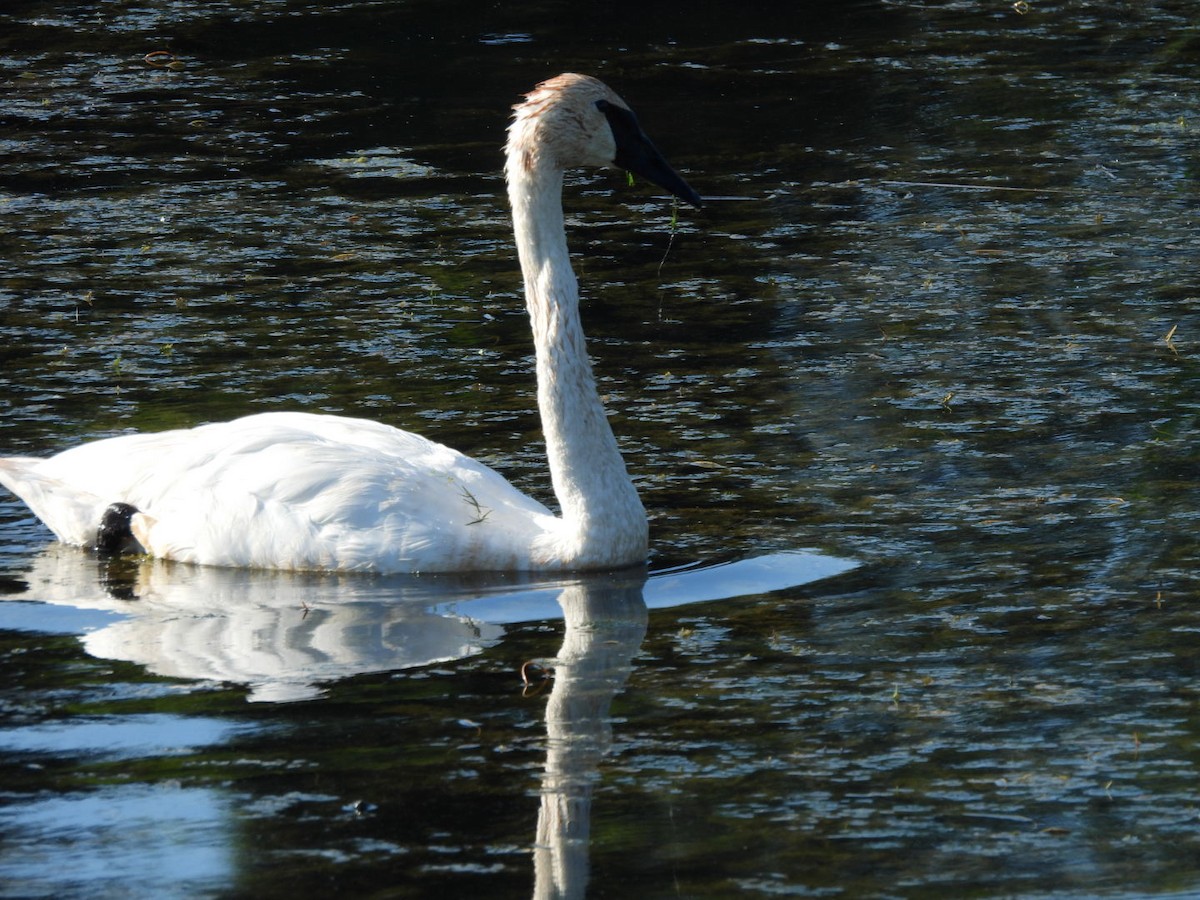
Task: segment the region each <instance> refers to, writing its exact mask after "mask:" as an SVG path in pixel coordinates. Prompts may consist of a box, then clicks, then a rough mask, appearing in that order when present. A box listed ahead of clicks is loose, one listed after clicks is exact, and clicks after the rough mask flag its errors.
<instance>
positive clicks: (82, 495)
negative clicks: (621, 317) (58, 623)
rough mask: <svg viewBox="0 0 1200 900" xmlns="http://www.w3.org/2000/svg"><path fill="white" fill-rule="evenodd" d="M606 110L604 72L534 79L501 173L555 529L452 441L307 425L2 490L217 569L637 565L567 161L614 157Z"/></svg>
mask: <svg viewBox="0 0 1200 900" xmlns="http://www.w3.org/2000/svg"><path fill="white" fill-rule="evenodd" d="M606 104H617V105H619V106H621V107H622V108H623V109H624V108H625V107H624V104H623V102H622V101H621V100H620V98H618V97H617V96H616V95H615V94H613V93H612V91H610V90H609V89H608V88H606V87H605V86H604V85H602V84H601V83H600V82H598V81H596V80H595V79H592V78H586V77H584V76H579V75H562V76H559V77H558V78H555V79H551V80H550V81H548V82H545V83H544V84H542V85H539V86H538V88H537V89H535V91H534V92H532V93H531V94H530V95H529V97H528V98H527V100H526V102H525V103H523V104H520V105H518V106H517V107H516V108H515V109H516V114H515V116H514V121H513V124H512V126H511V128H510V129H509V142H508V158H507V163H506V165H505V173H506V176H507V179H508V193H509V200H510V203H511V205H512V208H513V224H514V230H515V234H516V242H517V248H518V255H519V258H520V263H521V269H522V272H523V273H524V280H525V294H526V305H527V308H528V310H529V314H530V324H531V328H532V331H533V339H534V346H535V350H536V355H537V378H538V406H539V411H540V413H541V416H542V425H543V430H544V432H545V437H546V444H547V453H548V462H549V466H550V472H551V477H552V480H553V484H554V490H555V494H556V496H557V497H558V500H559V504H560V505H561V507H562V516H561V517H556V516H554V514H553V513H551V512H550V511H549V510H548V509H546V508H545V507H544V506H543V505H542V504H540V503H538V502H537V501H535V500H532V499H530V498H528V497H526V496H524V495H523V494H521V493H520V492H518V491H517V490H516V489H515V488H514V487H512V485H510V484H509V483H508V482H507V481H506V480H505V479H504V478H503V477H501V476H500V475H499V474H497V473H496V472H494V471H493V470H491V469H489V468H488V467H487V466H484V465H482V464H481V463H478V462H476V461H474V460H472V459H469V458H468V457H466V456H463V455H462V454H461V453H458V452H457V451H454V450H451V449H450V448H448V447H444V446H442V445H441V444H436V443H434V442H432V441H428V440H426V439H424V438H422V437H418V436H417V435H414V434H409V433H407V432H404V431H400V430H398V429H395V428H392V427H390V426H387V425H381V424H377V423H374V422H368V421H364V420H360V419H349V418H340V417H335V416H321V415H311V414H306V413H267V414H262V415H255V416H249V417H247V418H243V419H238V420H236V421H233V422H227V423H223V424H214V425H202V426H200V427H197V428H193V429H188V430H180V431H168V432H163V433H161V434H137V435H128V436H123V437H116V438H110V439H107V440H102V441H96V442H94V443H90V444H85V445H83V446H81V447H76V448H74V449H71V450H67V451H65V452H63V453H60V454H59V455H57V456H54V457H51V458H49V459H45V460H38V459H29V458H23V457H22V458H18V457H14V458H10V459H6V460H0V482H2V483H3V484H4V485H5V486H7V487H8V488H9V489H10V490H12V491H13V492H14V493H16V494H17V495H18V496H20V497H21V498H22V499H24V500H25V501H26V503H28V504H29V506H30V508H31V509H32V510H33V511H34V512H35V513H36V514H37V516H38V517H39V518H40V519H41V520H42V521H43V522H45V523H46V525H47V526H49V528H50V529H51V530H52V531H53V532H54V533H55V534H56V535H57V536H58V538H59V539H60V540H62V541H65V542H67V543H72V544H81V545H87V544H91V543H93V542H94V541H95V540H96V528H97V525H98V524H99V522H100V518H101V516H102V515H103V511H104V509H105V508H106V507H107V506H108V505H109V504H111V503H115V502H123V503H128V504H131V505H133V506H134V507H136V508H137V510H138V512H137V513H136V514H134V515H133V517H132V519H131V520H130V529H131V531H132V533H133V536H134V537H135V538H136V539H137V541H138V542H139V543H140V544H141V546H142V547H143V548H144V549H145V551H146V552H147V553H150V554H152V555H154V556H160V557H165V558H170V559H175V560H181V561H185V562H193V563H203V564H209V565H218V566H246V567H265V568H275V569H339V570H370V571H376V572H447V571H461V572H465V571H499V570H564V569H595V568H612V567H619V566H624V565H630V564H634V563H639V562H641V561H643V560H644V559H645V555H646V547H647V524H646V515H645V512H644V510H643V508H642V505H641V502H640V500H639V499H638V496H637V493H636V491H635V490H634V487H633V484H632V483H631V481H630V479H629V476H628V474H627V473H626V470H625V464H624V462H623V461H622V459H621V455H620V452H619V450H618V448H617V443H616V440H615V438H614V437H613V434H612V431H611V429H610V428H609V425H608V420H607V417H606V415H605V412H604V408H603V406H602V405H601V403H600V399H599V397H598V395H597V393H596V387H595V382H594V379H593V377H592V370H591V364H590V363H589V361H588V358H587V351H586V348H585V342H584V334H583V329H582V327H581V325H580V321H579V311H578V288H577V285H576V281H575V275H574V273H573V272H572V271H571V265H570V259H569V256H568V253H567V244H566V235H565V233H564V229H563V216H562V197H561V192H562V180H563V177H562V176H563V169H564V167H566V166H569V165H582V164H588V165H600V164H608V163H611V162H612V161H613V159H614V154H615V153H616V144H615V139H614V136H613V132H612V131H611V130H610V127H609V125H608V122H607V120H606V118H605V115H604V113H603V112H602V107H604V106H605V105H606ZM647 146H649V145H648V143H647ZM663 165H664V166H665V163H663ZM676 177H677V176H676ZM688 190H690V188H689V189H688Z"/></svg>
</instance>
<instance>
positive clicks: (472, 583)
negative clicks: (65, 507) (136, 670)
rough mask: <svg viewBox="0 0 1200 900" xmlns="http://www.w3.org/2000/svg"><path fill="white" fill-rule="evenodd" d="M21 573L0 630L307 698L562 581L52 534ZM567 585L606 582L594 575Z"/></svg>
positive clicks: (545, 596)
mask: <svg viewBox="0 0 1200 900" xmlns="http://www.w3.org/2000/svg"><path fill="white" fill-rule="evenodd" d="M851 568H853V564H852V563H850V562H848V561H847V560H843V559H837V558H836V557H830V556H822V555H820V554H816V553H776V554H772V555H770V556H762V557H758V558H754V559H746V560H738V561H736V562H731V563H726V564H724V565H719V566H708V567H706V568H697V569H690V570H682V571H672V572H668V573H665V574H662V575H651V576H650V579H649V581H647V582H646V585H645V588H644V592H642V593H644V596H645V601H646V605H648V606H649V607H650V608H652V609H655V608H662V607H669V606H680V605H684V604H689V603H699V602H703V601H709V600H718V599H722V598H728V597H737V596H746V595H749V594H759V593H765V592H768V591H774V590H782V589H785V588H789V587H795V586H798V585H801V584H806V583H808V582H811V581H816V580H818V579H821V578H828V577H830V576H832V575H837V574H840V573H842V572H845V571H847V570H848V569H851ZM23 577H24V580H25V583H26V585H27V588H26V590H25V591H24V592H23V593H20V594H11V595H8V597H7V598H6V602H0V629H13V628H16V629H28V630H38V631H46V630H53V631H61V632H66V633H80V634H82V635H83V638H82V639H83V642H84V646H85V648H86V649H87V651H88V652H89V653H91V654H93V655H94V656H97V657H99V658H101V659H114V660H125V661H127V662H132V663H137V664H139V665H142V666H145V667H146V668H147V669H149V670H150V671H151V672H153V673H155V674H157V675H166V676H170V677H174V678H191V679H211V680H216V681H227V682H234V683H239V684H245V685H248V686H249V687H250V689H251V694H250V699H252V700H267V701H285V700H298V699H303V698H306V697H312V696H315V695H317V694H319V693H320V688H319V687H318V685H320V684H322V683H327V682H331V681H336V680H338V679H343V678H349V677H351V676H353V675H358V674H364V673H368V672H387V671H395V670H399V669H405V668H410V667H413V666H420V665H425V664H428V663H431V662H435V661H439V660H450V659H459V658H462V657H465V656H470V655H472V654H475V653H478V652H480V651H481V650H482V649H483V648H485V647H488V646H490V645H492V644H493V643H495V642H496V641H497V640H499V639H500V637H502V635H503V633H504V627H505V626H506V625H509V624H511V623H514V622H528V621H539V620H549V619H554V618H557V617H561V616H562V615H563V614H564V609H563V606H562V605H561V602H560V596H559V595H560V594H561V593H562V591H563V586H564V582H563V581H556V580H543V581H540V582H538V581H528V580H521V579H519V578H515V577H512V576H508V577H501V576H467V575H443V576H420V577H417V576H395V577H390V578H382V577H377V578H371V577H364V576H361V575H359V576H345V575H338V574H336V573H329V572H325V573H318V572H263V571H254V570H247V569H226V568H218V567H214V566H188V565H180V564H178V563H171V562H167V561H163V560H151V559H145V558H122V559H118V560H104V559H99V560H98V559H97V558H96V557H95V556H93V555H92V554H90V553H88V552H86V551H83V550H78V549H76V548H74V547H67V546H64V545H62V544H51V545H50V546H49V547H47V548H46V549H45V550H43V551H42V552H41V553H40V554H39V555H38V556H37V557H35V558H34V561H33V566H32V568H31V569H30V571H28V572H26V573H25V574H24V576H23ZM567 583H570V584H575V583H584V584H592V583H601V584H605V583H608V582H607V581H606V580H605V579H604V578H603V577H602V576H598V575H597V576H590V577H589V578H588V579H587V580H586V581H574V580H573V581H571V582H567ZM640 597H641V593H640V594H639V602H641V600H640ZM13 601H17V602H13ZM28 601H40V602H38V603H36V604H33V603H30V602H28ZM47 603H48V604H53V605H52V606H46V605H45V604H47ZM566 612H567V613H568V614H569V613H570V609H567V610H566Z"/></svg>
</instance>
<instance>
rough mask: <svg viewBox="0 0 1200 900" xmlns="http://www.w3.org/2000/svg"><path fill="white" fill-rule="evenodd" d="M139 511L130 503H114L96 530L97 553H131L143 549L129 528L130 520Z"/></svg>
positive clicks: (105, 512) (101, 518) (102, 517)
mask: <svg viewBox="0 0 1200 900" xmlns="http://www.w3.org/2000/svg"><path fill="white" fill-rule="evenodd" d="M137 511H138V510H137V507H136V506H132V505H130V504H128V503H114V504H112V505H111V506H109V508H108V509H106V510H105V511H104V515H103V516H101V517H100V527H99V528H97V529H96V552H97V553H112V554H116V553H130V552H136V551H137V550H139V549H141V545H140V544H138V542H137V538H135V537H134V536H133V532H132V531H131V530H130V528H129V520H130V519H132V518H133V514H134V513H135V512H137Z"/></svg>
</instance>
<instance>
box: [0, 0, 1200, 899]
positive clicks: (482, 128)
mask: <svg viewBox="0 0 1200 900" xmlns="http://www.w3.org/2000/svg"><path fill="white" fill-rule="evenodd" d="M510 6H511V7H519V9H516V10H515V11H514V9H510V8H507V7H510ZM1196 21H1197V16H1196V6H1195V4H1194V3H1192V2H1190V0H1188V2H1185V0H1162V2H1140V3H1131V2H1120V0H1119V2H1114V3H1105V4H1093V3H1083V2H1066V0H1061V2H1053V0H1030V2H1029V3H1028V4H1017V5H1015V6H1014V5H1012V4H1009V3H1008V2H995V3H982V2H946V3H928V4H907V3H886V2H877V3H865V2H850V3H832V2H828V3H826V2H814V3H808V4H802V5H800V6H796V5H785V4H778V5H774V4H772V5H771V6H770V7H768V8H767V9H766V10H762V9H756V8H755V7H754V6H753V5H751V4H726V3H707V4H705V3H701V4H693V5H691V6H690V7H689V8H688V9H687V10H686V12H684V13H681V8H680V7H679V5H678V4H657V5H655V4H637V5H635V4H595V5H587V4H566V3H551V2H541V3H526V4H511V5H507V4H501V5H496V4H492V3H480V2H467V3H459V4H454V5H453V6H449V5H447V4H442V3H433V2H353V0H347V2H342V3H330V4H315V3H304V2H298V0H264V2H256V3H243V2H235V0H225V2H208V3H183V2H168V0H145V2H136V3H135V2H124V0H108V2H94V3H74V4H72V3H50V2H22V0H10V2H8V3H6V4H5V5H4V7H3V10H2V11H0V50H2V53H0V84H2V91H0V360H2V363H0V452H3V453H8V454H14V453H45V452H49V451H51V450H55V449H61V448H65V447H66V446H69V445H71V444H74V443H76V442H78V441H81V440H84V439H88V438H94V437H98V436H102V435H108V434H115V433H120V432H123V431H126V430H131V429H159V428H165V427H173V426H177V425H189V424H195V423H199V422H203V421H209V420H214V419H224V418H229V417H232V416H236V415H240V414H245V413H249V412H255V411H261V410H266V409H307V410H314V411H327V412H334V413H341V414H350V415H363V416H368V417H372V418H378V419H383V420H386V421H388V422H391V423H394V424H396V425H398V426H401V427H406V428H410V429H413V430H418V431H421V432H422V433H425V434H427V435H429V436H430V437H433V438H435V439H437V440H440V441H443V442H445V443H449V444H452V445H454V446H457V447H458V448H460V449H462V450H464V451H465V452H467V453H470V454H472V455H474V456H477V457H479V458H482V459H484V460H485V461H488V462H491V463H493V464H494V465H496V466H497V467H499V468H501V469H502V470H503V471H504V472H506V473H507V474H509V475H510V476H511V477H512V478H513V480H514V481H515V482H516V483H517V484H518V485H519V486H521V487H522V488H524V489H526V490H528V491H530V492H531V493H534V494H535V495H536V496H539V497H541V498H544V499H549V498H548V496H547V492H548V484H547V479H546V478H545V474H544V471H543V459H542V448H541V446H540V444H539V440H540V432H539V429H538V424H537V421H536V418H535V416H534V414H533V412H532V405H533V396H532V373H531V371H530V346H529V338H528V333H527V325H526V321H525V315H524V311H523V308H522V303H521V298H520V293H519V279H518V274H517V271H516V266H515V262H514V260H513V252H512V247H511V234H510V226H509V223H508V219H507V210H506V206H505V201H504V197H503V182H502V179H501V176H500V174H499V167H500V163H501V157H500V146H501V144H502V142H503V130H504V127H505V123H506V118H507V110H508V107H509V106H510V105H511V103H513V102H514V101H515V100H516V98H517V97H518V95H519V94H520V93H521V92H522V91H524V90H527V89H528V88H529V87H531V86H532V85H533V84H534V83H535V82H536V81H538V80H539V79H541V78H544V77H546V76H549V75H552V74H555V73H557V72H560V71H564V70H578V71H586V72H590V73H593V74H596V75H599V76H600V77H602V78H604V79H605V80H607V81H608V82H609V83H610V84H612V85H613V86H614V87H615V88H616V89H617V90H618V91H619V92H621V93H622V94H623V95H624V96H625V97H626V99H627V100H629V101H630V103H631V104H632V105H633V106H634V107H635V109H637V111H638V113H639V115H640V117H641V119H642V121H643V123H644V124H645V125H646V127H647V129H648V131H649V132H650V133H651V135H652V137H653V138H654V139H655V141H656V143H657V144H658V145H659V146H660V148H661V149H662V150H663V151H664V152H665V153H666V155H667V156H668V157H669V158H670V159H671V160H672V161H673V162H674V163H675V164H676V165H677V166H678V167H679V168H680V170H681V171H682V172H683V173H684V174H685V175H686V176H687V178H688V179H689V181H691V183H692V184H693V185H694V186H695V187H696V188H697V189H698V190H699V191H700V192H701V193H702V194H705V195H706V196H710V197H724V198H741V199H726V200H717V201H713V202H711V203H710V204H709V207H708V209H707V211H706V212H705V213H703V214H697V213H695V212H693V211H690V210H680V212H679V220H678V225H677V227H675V228H673V226H672V208H671V205H670V203H669V202H668V201H666V200H664V199H663V198H662V197H660V196H659V195H658V194H657V193H656V192H655V191H653V190H651V189H649V188H648V187H647V186H646V185H644V184H639V185H634V186H633V187H629V186H627V185H626V183H625V180H624V178H623V176H620V175H617V174H614V173H608V172H599V173H597V172H583V173H578V174H576V175H574V176H572V178H571V179H570V181H571V185H570V187H569V189H568V192H567V193H568V197H567V204H568V219H569V227H570V232H571V234H570V238H571V243H572V247H573V249H574V251H575V253H576V266H577V269H578V271H579V274H580V279H581V282H582V283H583V285H584V291H585V308H584V316H585V322H586V324H587V327H588V329H589V333H590V335H591V337H592V338H593V343H592V348H591V349H592V352H593V356H594V358H595V360H596V366H597V373H598V376H599V378H600V379H601V381H602V390H603V391H604V392H605V393H606V395H607V398H608V403H609V407H610V409H611V411H612V414H613V421H614V425H615V428H616V431H617V433H618V435H619V436H620V438H621V441H622V446H623V448H624V450H625V453H626V457H627V461H628V463H629V466H630V469H631V471H632V472H633V473H634V474H635V477H636V479H637V482H638V485H639V488H640V490H641V492H642V495H643V498H644V500H645V503H646V506H647V508H648V510H649V512H650V514H651V516H652V518H653V542H654V553H655V556H654V559H653V560H652V569H653V570H654V571H656V572H659V571H662V570H668V569H674V568H675V567H679V566H684V565H695V564H702V565H706V566H711V565H712V564H714V563H718V562H722V561H726V560H731V559H749V560H751V562H749V563H745V564H742V565H735V566H733V567H729V568H717V569H703V570H701V571H699V572H696V571H692V572H688V571H683V572H681V573H679V574H678V575H672V576H661V575H655V576H652V577H651V578H650V580H649V581H648V582H645V583H644V584H643V582H642V580H641V579H640V578H636V577H634V578H629V577H627V578H619V579H613V578H593V579H587V580H583V581H576V582H557V583H547V584H532V585H519V584H510V585H496V584H487V583H479V582H477V583H472V582H470V581H468V580H463V579H457V580H456V579H449V580H425V581H421V580H417V581H415V582H414V581H411V580H410V581H408V582H393V581H387V580H372V579H344V578H342V579H338V578H333V577H324V576H305V577H296V576H290V577H289V576H267V575H248V574H246V573H241V574H235V573H214V572H203V571H201V572H197V571H195V570H189V569H187V568H186V567H178V566H174V567H173V566H163V565H150V564H145V565H140V566H139V565H137V564H119V565H115V566H102V565H100V564H99V563H98V562H97V561H95V560H92V559H90V558H89V557H87V556H85V555H82V554H78V553H75V552H73V551H69V550H64V549H62V548H56V547H54V546H53V545H52V544H51V543H50V537H49V535H48V533H47V532H46V531H45V530H44V529H43V528H42V527H41V526H40V525H39V524H38V523H37V522H36V521H35V520H33V519H32V518H31V517H30V516H29V514H28V513H27V512H26V511H25V510H24V508H23V507H22V506H20V505H19V504H18V503H17V502H16V501H15V500H13V499H12V498H11V497H8V496H5V497H3V498H0V583H2V584H3V587H4V590H5V592H6V594H7V595H8V596H9V598H10V602H6V603H3V604H0V896H3V897H128V896H134V897H142V896H144V897H156V898H157V897H173V896H178V897H202V896H211V897H256V898H262V897H277V896H286V897H292V898H294V897H299V896H321V897H327V896H334V895H337V896H348V897H350V896H353V897H384V896H387V897H424V896H438V897H444V896H489V897H493V896H494V897H508V896H514V897H521V896H530V895H536V896H539V897H556V896H558V897H577V896H585V895H586V896H592V897H606V896H620V897H677V896H682V897H730V896H759V895H790V896H814V895H816V896H846V897H933V896H938V897H942V896H954V897H967V896H971V897H1011V896H1034V897H1036V896H1050V895H1054V896H1078V897H1083V896H1096V895H1104V896H1144V895H1148V894H1151V895H1154V894H1171V893H1177V894H1188V893H1190V892H1200V804H1198V788H1200V782H1198V774H1200V773H1198V771H1197V769H1198V767H1200V745H1198V740H1200V708H1198V705H1197V701H1198V697H1200V682H1198V676H1200V671H1198V657H1200V609H1197V601H1198V598H1200V579H1198V578H1197V575H1196V572H1197V566H1198V563H1200V548H1198V546H1197V537H1196V535H1197V532H1198V524H1200V523H1198V519H1200V478H1198V477H1197V472H1198V471H1200V470H1198V468H1197V463H1198V462H1200V460H1198V458H1197V457H1198V451H1197V449H1196V448H1197V447H1198V446H1200V422H1198V417H1200V379H1198V369H1197V363H1196V359H1197V356H1196V347H1197V346H1200V345H1198V344H1197V336H1198V335H1200V312H1198V310H1197V299H1198V298H1200V287H1198V286H1197V285H1198V279H1197V264H1196V260H1197V259H1200V229H1198V222H1197V217H1198V213H1200V162H1198V159H1200V156H1198V147H1197V142H1198V139H1197V135H1198V134H1200V114H1198V111H1197V100H1196V96H1197V94H1196V81H1195V78H1196V72H1197V71H1198V66H1200V30H1198V28H1197V25H1196V24H1195V23H1196ZM157 51H167V52H169V53H171V54H174V56H173V57H168V56H163V55H160V56H152V57H150V62H149V63H148V62H147V61H146V59H145V58H146V56H147V54H151V53H155V52H157ZM168 63H169V64H170V65H168ZM797 548H818V549H819V551H820V553H821V554H822V555H812V554H809V555H795V554H789V553H788V551H792V550H795V549H797ZM838 559H848V560H853V561H855V562H856V563H857V564H858V565H857V568H854V569H853V570H852V571H842V569H843V568H844V567H842V566H840V565H839V564H838V562H837V560H838ZM839 573H840V574H839ZM821 576H831V577H825V578H821ZM777 588H783V589H777ZM703 600H708V601H709V602H700V601H703ZM643 601H645V602H643ZM647 604H648V605H649V606H650V609H649V610H647ZM564 616H565V618H564ZM556 657H557V663H558V670H557V674H556V677H555V678H554V680H553V681H552V682H549V683H543V682H540V681H537V677H538V676H537V674H536V671H537V670H535V674H534V676H533V677H534V681H535V684H534V685H532V686H531V687H530V688H528V689H523V686H522V682H521V678H520V670H521V667H522V664H523V663H524V662H526V661H528V660H540V661H542V663H543V665H548V664H549V661H550V660H553V659H555V658H556Z"/></svg>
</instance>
